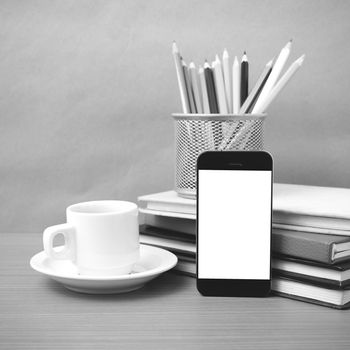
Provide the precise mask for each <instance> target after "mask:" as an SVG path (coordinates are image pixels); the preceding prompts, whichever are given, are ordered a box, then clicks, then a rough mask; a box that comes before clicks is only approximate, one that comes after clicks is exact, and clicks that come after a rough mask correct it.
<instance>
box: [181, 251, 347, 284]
mask: <svg viewBox="0 0 350 350" xmlns="http://www.w3.org/2000/svg"><path fill="white" fill-rule="evenodd" d="M178 259H179V260H178V264H177V266H176V267H175V269H176V270H177V271H179V272H184V273H185V274H187V275H189V276H192V277H196V261H195V259H194V258H191V257H187V256H182V255H181V254H180V255H178ZM271 265H272V279H276V278H287V279H291V280H294V281H299V282H302V283H306V284H311V285H315V286H319V287H322V288H328V289H334V288H335V289H347V288H348V287H349V286H350V263H349V262H348V263H346V264H341V265H335V266H331V267H329V266H322V265H319V266H317V265H310V264H309V263H308V262H306V261H298V260H295V261H293V260H282V259H276V258H274V259H272V261H271Z"/></svg>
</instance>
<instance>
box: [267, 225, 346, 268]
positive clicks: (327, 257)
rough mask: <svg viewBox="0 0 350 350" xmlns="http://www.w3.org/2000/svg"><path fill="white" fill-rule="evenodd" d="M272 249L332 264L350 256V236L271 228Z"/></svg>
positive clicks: (280, 252)
mask: <svg viewBox="0 0 350 350" xmlns="http://www.w3.org/2000/svg"><path fill="white" fill-rule="evenodd" d="M272 251H273V252H275V253H278V254H284V255H289V256H294V257H299V258H303V259H307V260H314V261H318V262H322V263H326V264H334V263H336V262H340V261H344V260H347V259H349V257H350V237H344V236H335V235H325V234H318V233H310V232H299V231H289V230H281V229H275V228H274V229H273V230H272Z"/></svg>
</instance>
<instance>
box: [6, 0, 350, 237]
mask: <svg viewBox="0 0 350 350" xmlns="http://www.w3.org/2000/svg"><path fill="white" fill-rule="evenodd" d="M349 16H350V2H349V1H346V0H344V1H278V0H275V1H258V0H256V1H255V0H254V1H253V0H249V1H247V0H245V1H241V0H235V1H223V0H216V1H203V0H202V1H194V0H189V1H185V0H184V1H174V0H172V1H164V0H157V1H135V0H129V1H96V0H95V1H82V0H81V1H73V0H71V1H62V0H61V1H33V0H28V1H0V118H1V122H0V128H1V137H0V140H1V141H0V142H1V147H0V193H1V210H0V231H8V232H19V231H22V232H23V231H28V232H35V231H42V229H43V228H44V227H46V226H48V225H51V224H56V223H60V222H64V220H65V207H66V206H67V205H69V204H72V203H75V202H79V201H85V200H92V199H113V198H116V199H125V200H132V201H135V200H136V197H137V196H138V195H141V194H147V193H152V192H156V191H163V190H167V189H170V188H172V186H173V178H174V177H173V167H174V164H173V154H174V153H173V152H174V151H173V142H174V139H173V124H172V120H171V118H170V114H171V113H172V112H177V111H180V107H181V104H180V98H179V93H178V89H177V83H176V76H175V69H174V64H173V60H172V55H171V43H172V40H174V39H175V40H176V41H177V43H178V45H179V47H180V49H181V52H182V54H183V56H184V58H185V59H186V60H187V61H190V60H194V61H195V62H196V63H197V64H198V63H202V62H203V60H204V59H205V58H208V59H209V60H212V59H213V58H214V55H215V54H216V53H220V54H221V53H222V51H223V49H224V48H225V47H226V48H227V49H228V50H229V52H230V54H231V55H233V54H237V55H241V54H242V52H243V50H247V53H248V57H249V60H250V71H251V84H252V83H254V81H255V79H257V77H258V74H259V73H260V71H261V69H262V67H263V66H264V64H265V63H266V62H267V61H268V60H269V59H270V58H272V57H273V56H274V55H276V54H277V53H278V52H279V50H280V48H281V47H282V46H283V45H285V43H286V42H287V41H288V40H289V39H290V38H293V39H294V47H293V51H292V55H291V57H290V62H291V61H292V60H293V59H296V58H297V57H298V56H300V55H301V54H303V53H306V61H305V64H304V66H303V67H302V69H301V70H300V71H299V72H298V74H297V75H296V77H295V79H294V80H293V81H292V82H291V83H290V85H289V86H288V87H287V88H286V90H285V91H284V92H283V93H282V95H280V96H279V98H278V100H276V101H275V103H274V104H273V106H271V108H270V109H269V117H268V121H267V123H266V127H265V131H266V134H265V143H266V148H267V149H268V150H270V151H271V152H272V153H273V155H274V158H275V179H276V181H279V182H290V183H300V184H313V185H324V186H339V187H350V176H349V175H350V162H349V157H348V155H349V151H350V137H349V134H350V119H349V118H350V115H349V110H350V109H349V107H350V102H349V90H348V89H349V82H350V79H349V78H350V74H349V73H350V69H349V62H350V48H349V41H348V40H349V35H350V24H349V23H350V21H349Z"/></svg>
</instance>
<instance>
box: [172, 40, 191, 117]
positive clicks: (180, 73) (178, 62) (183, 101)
mask: <svg viewBox="0 0 350 350" xmlns="http://www.w3.org/2000/svg"><path fill="white" fill-rule="evenodd" d="M172 49H173V57H174V61H175V68H176V75H177V82H178V85H179V90H180V98H181V104H182V111H183V112H184V113H190V105H189V102H188V97H187V91H186V83H185V77H184V74H183V68H182V63H181V58H180V53H179V49H178V47H177V45H176V42H175V41H174V42H173V46H172Z"/></svg>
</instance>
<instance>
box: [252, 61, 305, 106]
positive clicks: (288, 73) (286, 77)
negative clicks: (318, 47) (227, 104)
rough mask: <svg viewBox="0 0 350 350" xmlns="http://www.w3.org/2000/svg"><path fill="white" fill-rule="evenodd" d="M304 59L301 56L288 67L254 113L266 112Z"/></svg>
mask: <svg viewBox="0 0 350 350" xmlns="http://www.w3.org/2000/svg"><path fill="white" fill-rule="evenodd" d="M304 59H305V55H302V56H301V57H299V58H298V59H297V60H296V61H294V62H293V63H292V64H291V65H290V67H289V68H288V70H287V71H286V72H285V73H284V75H283V76H282V77H281V79H280V80H279V81H278V82H277V83H276V85H275V86H274V87H273V89H272V90H271V92H270V94H269V95H268V97H267V99H265V101H264V103H263V104H262V105H261V107H260V109H258V110H257V111H256V113H262V112H265V111H266V109H267V107H268V106H269V105H270V104H271V102H272V101H273V100H274V99H275V98H276V96H277V95H278V94H279V93H280V92H281V91H282V90H283V88H284V87H285V86H286V85H287V83H288V82H289V81H290V79H291V78H292V77H293V75H294V74H295V72H296V71H297V70H298V69H299V68H300V67H301V65H302V64H303V62H304Z"/></svg>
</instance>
